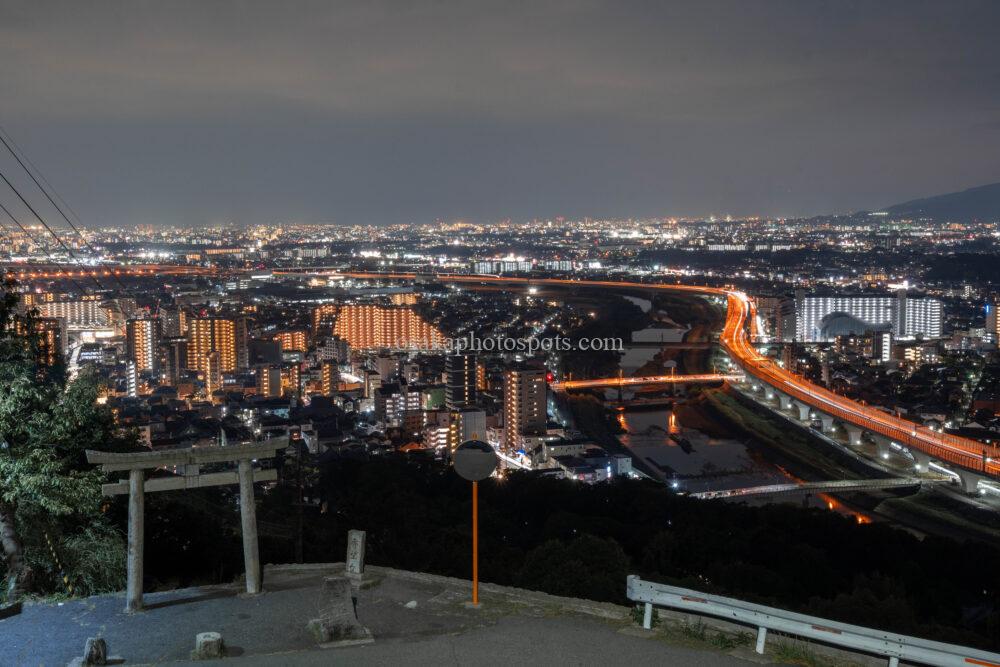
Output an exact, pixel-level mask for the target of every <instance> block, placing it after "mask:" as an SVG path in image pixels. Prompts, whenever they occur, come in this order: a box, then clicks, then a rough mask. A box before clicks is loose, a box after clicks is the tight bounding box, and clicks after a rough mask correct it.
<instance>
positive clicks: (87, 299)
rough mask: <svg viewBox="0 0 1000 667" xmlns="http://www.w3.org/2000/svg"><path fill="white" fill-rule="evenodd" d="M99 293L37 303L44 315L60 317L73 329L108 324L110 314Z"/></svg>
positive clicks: (40, 313)
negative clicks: (104, 306) (105, 308)
mask: <svg viewBox="0 0 1000 667" xmlns="http://www.w3.org/2000/svg"><path fill="white" fill-rule="evenodd" d="M101 306H102V303H101V299H100V297H99V296H97V295H87V296H84V297H82V298H80V299H75V300H72V301H45V302H42V303H38V304H36V307H37V308H38V314H39V315H41V316H42V317H49V318H51V317H58V318H60V319H63V320H65V322H66V325H67V326H68V327H70V328H73V329H78V328H85V327H103V326H108V324H109V320H108V315H107V313H106V312H105V310H104V308H102V307H101Z"/></svg>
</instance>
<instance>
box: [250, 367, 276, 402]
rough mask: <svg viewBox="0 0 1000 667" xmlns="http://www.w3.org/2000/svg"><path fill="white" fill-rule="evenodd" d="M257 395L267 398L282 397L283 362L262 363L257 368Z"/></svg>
mask: <svg viewBox="0 0 1000 667" xmlns="http://www.w3.org/2000/svg"><path fill="white" fill-rule="evenodd" d="M256 373H257V395H258V396H263V397H265V398H280V397H281V393H282V392H281V364H260V365H259V366H257V368H256Z"/></svg>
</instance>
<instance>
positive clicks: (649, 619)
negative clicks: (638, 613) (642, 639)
mask: <svg viewBox="0 0 1000 667" xmlns="http://www.w3.org/2000/svg"><path fill="white" fill-rule="evenodd" d="M642 627H644V628H646V629H647V630H651V629H652V628H653V603H652V602H647V603H646V608H645V609H644V610H643V612H642Z"/></svg>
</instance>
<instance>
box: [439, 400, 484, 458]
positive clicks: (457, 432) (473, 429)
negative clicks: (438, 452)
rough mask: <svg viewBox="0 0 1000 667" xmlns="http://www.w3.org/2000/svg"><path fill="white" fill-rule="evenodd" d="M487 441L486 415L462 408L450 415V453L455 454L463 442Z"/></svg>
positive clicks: (448, 441) (448, 437) (475, 410)
mask: <svg viewBox="0 0 1000 667" xmlns="http://www.w3.org/2000/svg"><path fill="white" fill-rule="evenodd" d="M485 439H486V413H485V412H483V411H482V410H477V409H475V408H462V409H461V410H453V411H451V412H450V413H448V436H447V444H448V451H450V452H451V453H454V452H455V450H456V449H457V448H458V446H459V445H461V444H462V443H463V442H468V441H469V440H485Z"/></svg>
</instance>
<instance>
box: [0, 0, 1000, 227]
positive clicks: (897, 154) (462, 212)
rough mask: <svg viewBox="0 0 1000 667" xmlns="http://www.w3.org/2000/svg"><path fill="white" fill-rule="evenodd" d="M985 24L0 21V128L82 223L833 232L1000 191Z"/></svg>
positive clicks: (362, 15)
mask: <svg viewBox="0 0 1000 667" xmlns="http://www.w3.org/2000/svg"><path fill="white" fill-rule="evenodd" d="M998 25H1000V3H997V2H990V1H988V0H987V1H985V2H962V1H957V2H945V1H943V0H942V1H941V2H937V3H922V2H917V1H910V0H908V1H904V2H874V1H868V0H865V1H862V2H852V1H850V0H836V1H831V2H809V1H806V0H796V1H794V2H779V1H778V0H774V1H770V2H751V1H748V0H739V1H736V2H700V1H699V2H696V1H692V2H682V3H673V2H667V1H666V0H664V1H661V2H649V3H646V2H630V1H627V0H617V1H616V0H611V1H608V2H599V1H594V0H577V1H568V2H542V1H535V2H524V3H518V2H506V3H496V4H493V3H486V2H471V1H466V2H443V1H434V0H426V1H423V2H407V3H403V2H399V3H382V2H372V1H363V2H356V3H355V2H348V1H346V0H341V1H338V2H317V3H309V2H211V3H205V2H200V1H199V2H190V3H185V2H159V3H151V2H150V3H147V2H121V3H115V2H100V1H98V2H85V3H84V2H66V3H61V2H38V1H37V0H33V1H28V2H19V1H14V0H0V125H2V126H3V127H4V128H5V129H6V131H7V132H8V133H9V134H10V135H12V136H13V137H14V139H15V140H16V141H17V142H18V143H19V144H20V145H21V147H22V148H24V149H25V151H26V152H27V154H28V155H29V157H30V158H31V159H32V160H33V161H34V162H35V163H36V164H37V165H38V166H39V167H40V168H41V170H42V172H43V173H44V174H45V175H46V176H47V177H48V179H49V181H51V182H52V184H53V185H54V186H55V188H56V190H57V191H58V192H59V193H60V194H61V195H62V196H63V198H65V199H66V200H67V201H68V202H69V203H70V205H71V206H72V207H73V209H75V211H76V212H77V213H78V214H79V216H80V218H81V219H83V220H84V222H86V223H87V224H93V225H106V224H115V225H127V224H139V223H141V224H145V223H152V224H158V223H163V224H185V225H186V224H206V223H216V222H222V221H235V222H238V223H260V222H275V221H303V222H339V223H362V224H380V223H397V222H430V221H433V220H435V219H444V220H451V219H458V218H462V219H470V220H478V221H490V220H497V219H502V218H508V217H509V218H513V219H515V220H524V219H531V218H535V217H539V218H544V217H552V216H560V215H561V216H566V217H575V216H586V215H589V216H621V217H629V216H631V217H642V216H670V215H703V214H704V215H707V214H716V215H724V214H733V215H744V214H771V215H799V214H812V213H824V212H837V211H850V210H857V209H863V208H876V207H879V206H883V205H887V204H891V203H896V202H898V201H902V200H906V199H911V198H914V197H919V196H925V195H930V194H937V193H942V192H949V191H953V190H956V189H963V188H966V187H971V186H975V185H981V184H984V183H990V182H996V181H1000V39H997V29H998V28H997V26H998ZM0 170H2V171H3V172H4V173H7V174H14V171H15V170H14V169H13V166H12V165H11V164H10V162H9V161H4V160H3V159H0ZM12 197H13V195H10V193H9V192H8V191H2V190H0V201H2V202H5V203H8V204H9V203H12V201H13V200H12Z"/></svg>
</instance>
